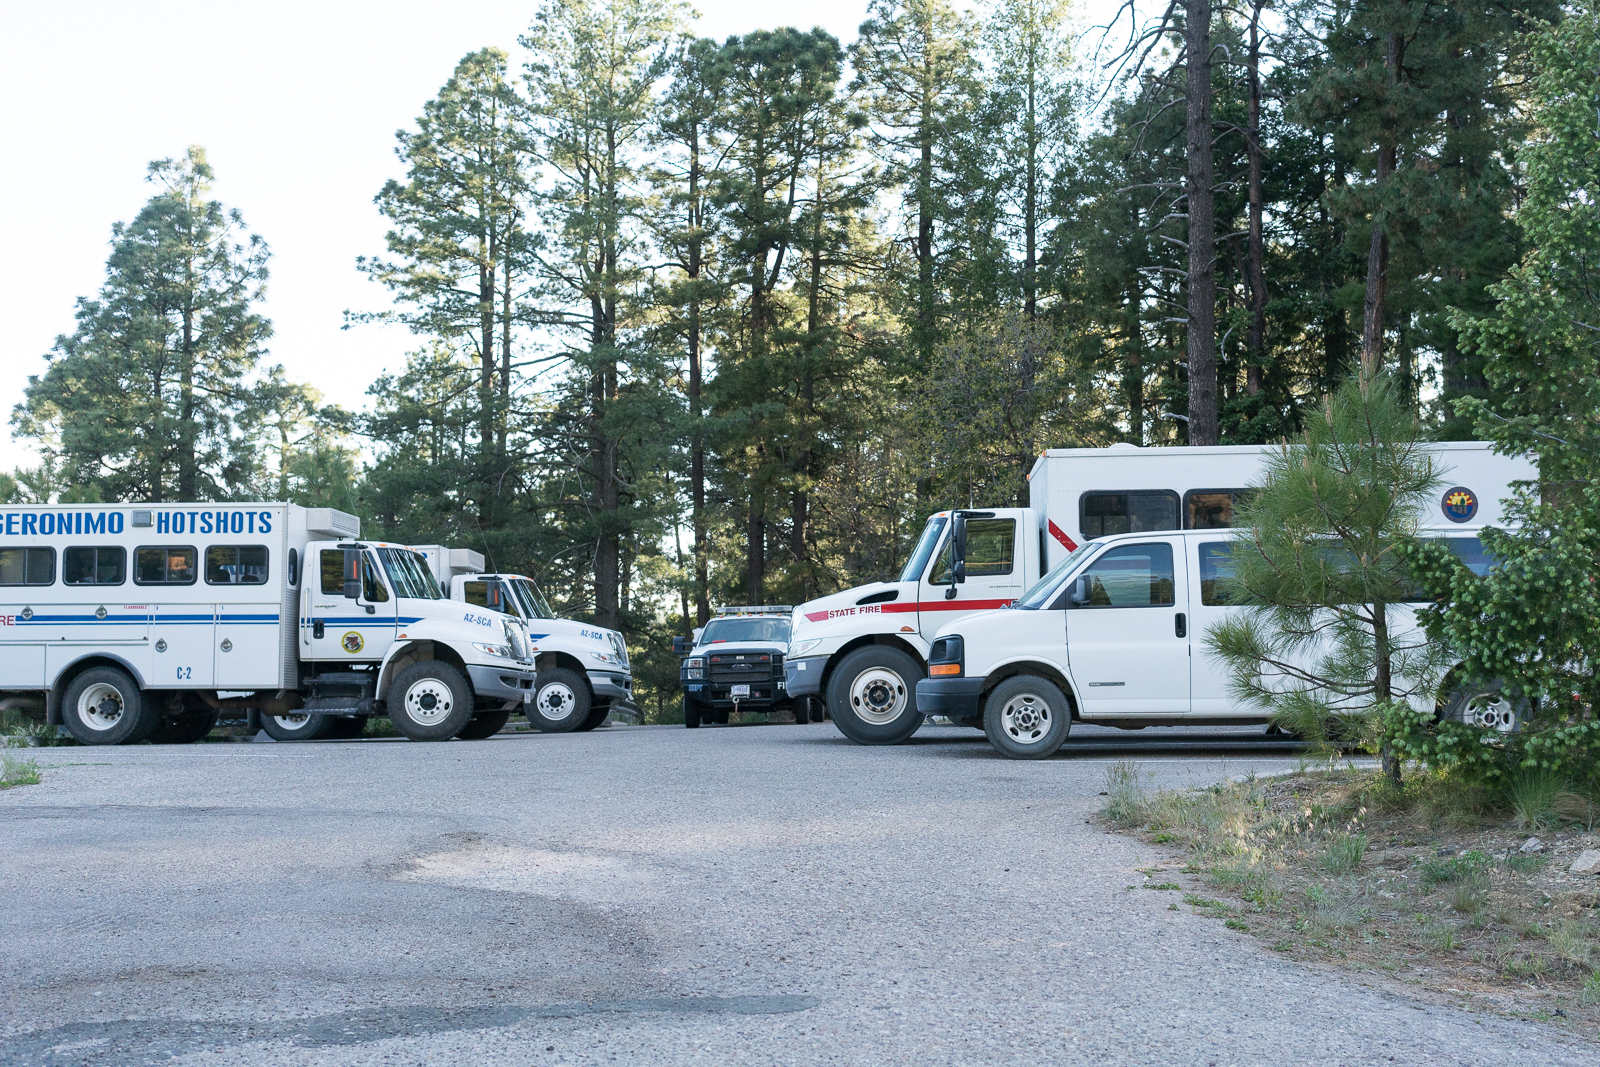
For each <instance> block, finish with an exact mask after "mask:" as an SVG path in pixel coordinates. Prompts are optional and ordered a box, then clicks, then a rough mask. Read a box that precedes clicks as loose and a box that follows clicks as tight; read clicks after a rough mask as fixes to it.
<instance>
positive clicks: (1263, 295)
mask: <svg viewBox="0 0 1600 1067" xmlns="http://www.w3.org/2000/svg"><path fill="white" fill-rule="evenodd" d="M1264 2H1265V0H1256V2H1255V3H1254V5H1253V6H1252V7H1251V9H1250V52H1249V62H1248V67H1249V76H1250V102H1249V114H1248V118H1247V119H1246V122H1247V129H1246V131H1245V150H1246V152H1247V153H1248V155H1249V165H1250V177H1249V182H1250V191H1249V197H1250V247H1249V251H1248V253H1247V256H1246V270H1247V273H1248V275H1249V278H1248V282H1249V286H1250V333H1249V337H1248V338H1247V340H1246V345H1245V347H1246V350H1247V352H1248V355H1247V357H1246V359H1247V363H1246V366H1245V389H1246V391H1247V392H1248V393H1249V394H1250V395H1251V396H1255V395H1256V394H1257V393H1259V392H1261V379H1262V373H1263V369H1264V368H1263V364H1264V363H1265V361H1266V335H1267V280H1266V269H1265V264H1264V261H1265V259H1266V240H1265V238H1264V237H1263V235H1262V225H1261V215H1262V205H1263V201H1264V199H1265V198H1264V196H1263V192H1262V188H1261V184H1262V177H1261V32H1260V31H1261V7H1262V5H1263V3H1264Z"/></svg>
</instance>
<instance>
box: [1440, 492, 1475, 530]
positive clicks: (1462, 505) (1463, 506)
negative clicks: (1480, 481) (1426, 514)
mask: <svg viewBox="0 0 1600 1067" xmlns="http://www.w3.org/2000/svg"><path fill="white" fill-rule="evenodd" d="M1439 506H1440V507H1441V508H1443V509H1444V517H1445V518H1447V519H1449V520H1450V521H1451V522H1468V521H1470V520H1471V519H1472V517H1473V516H1474V515H1476V514H1477V513H1478V495H1477V494H1476V493H1474V492H1473V491H1472V490H1471V489H1468V488H1466V487H1465V486H1460V485H1458V486H1456V487H1455V488H1454V489H1451V490H1450V491H1449V492H1447V493H1445V495H1444V500H1443V501H1441V502H1440V505H1439Z"/></svg>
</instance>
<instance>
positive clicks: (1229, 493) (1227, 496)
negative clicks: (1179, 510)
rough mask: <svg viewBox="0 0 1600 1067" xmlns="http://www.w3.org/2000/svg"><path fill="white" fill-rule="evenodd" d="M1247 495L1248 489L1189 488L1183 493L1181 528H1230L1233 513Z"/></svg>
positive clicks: (1246, 498) (1247, 497)
mask: <svg viewBox="0 0 1600 1067" xmlns="http://www.w3.org/2000/svg"><path fill="white" fill-rule="evenodd" d="M1249 497H1250V490H1248V489H1191V490H1190V491H1189V492H1187V493H1185V494H1183V528H1184V529H1185V530H1227V529H1231V528H1232V526H1233V516H1234V513H1235V512H1236V511H1237V510H1238V508H1239V507H1240V506H1242V505H1243V504H1244V503H1245V501H1246V500H1248V499H1249Z"/></svg>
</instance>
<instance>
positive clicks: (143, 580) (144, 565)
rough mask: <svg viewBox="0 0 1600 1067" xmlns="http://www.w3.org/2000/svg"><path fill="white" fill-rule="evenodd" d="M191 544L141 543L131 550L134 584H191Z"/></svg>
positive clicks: (193, 559)
mask: <svg viewBox="0 0 1600 1067" xmlns="http://www.w3.org/2000/svg"><path fill="white" fill-rule="evenodd" d="M194 572H195V550H194V547H193V546H192V545H142V546H140V547H139V548H136V549H134V550H133V584H134V585H193V584H194V579H195V573H194Z"/></svg>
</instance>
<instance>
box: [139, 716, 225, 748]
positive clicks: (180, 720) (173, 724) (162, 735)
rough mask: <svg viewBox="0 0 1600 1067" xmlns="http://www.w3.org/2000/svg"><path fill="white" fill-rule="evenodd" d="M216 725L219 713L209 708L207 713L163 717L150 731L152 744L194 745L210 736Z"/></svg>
mask: <svg viewBox="0 0 1600 1067" xmlns="http://www.w3.org/2000/svg"><path fill="white" fill-rule="evenodd" d="M216 725H217V713H216V712H214V711H212V710H210V709H209V708H208V709H206V710H205V711H186V712H184V713H182V714H181V715H173V716H170V717H163V718H162V720H161V722H160V723H158V724H157V725H156V728H155V729H154V730H151V731H150V743H151V744H152V745H192V744H194V743H195V742H196V741H198V740H200V739H201V738H202V737H204V736H206V734H209V733H210V732H211V730H212V727H214V726H216Z"/></svg>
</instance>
